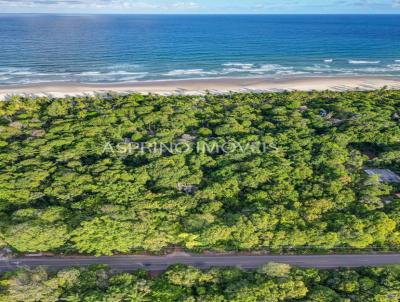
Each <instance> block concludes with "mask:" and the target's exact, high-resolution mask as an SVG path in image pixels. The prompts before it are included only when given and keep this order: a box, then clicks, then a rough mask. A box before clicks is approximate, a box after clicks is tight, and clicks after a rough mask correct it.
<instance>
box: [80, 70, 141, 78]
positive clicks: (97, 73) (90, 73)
mask: <svg viewBox="0 0 400 302" xmlns="http://www.w3.org/2000/svg"><path fill="white" fill-rule="evenodd" d="M146 74H147V72H130V71H125V70H117V71H110V72H100V71H85V72H81V73H78V74H77V75H78V76H89V77H107V76H118V75H122V76H124V75H137V76H140V75H146Z"/></svg>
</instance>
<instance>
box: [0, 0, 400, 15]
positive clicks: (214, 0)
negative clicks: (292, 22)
mask: <svg viewBox="0 0 400 302" xmlns="http://www.w3.org/2000/svg"><path fill="white" fill-rule="evenodd" d="M0 12H1V13H162V14H166V13H170V14H176V13H188V14H194V13H262V14H292V13H297V14H298V13H304V14H306V13H307V14H310V13H311V14H315V13H321V14H326V13H332V14H333V13H347V14H354V13H361V14H369V13H383V14H388V13H389V14H390V13H400V0H0Z"/></svg>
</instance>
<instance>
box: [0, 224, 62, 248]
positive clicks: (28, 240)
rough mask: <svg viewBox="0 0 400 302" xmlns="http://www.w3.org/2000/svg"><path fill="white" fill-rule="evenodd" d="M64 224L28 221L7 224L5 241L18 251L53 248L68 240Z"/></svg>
mask: <svg viewBox="0 0 400 302" xmlns="http://www.w3.org/2000/svg"><path fill="white" fill-rule="evenodd" d="M68 238H69V235H68V228H67V226H66V225H65V224H60V223H58V224H54V225H52V224H47V223H42V222H40V221H30V222H24V223H21V224H16V225H14V226H9V227H8V228H7V230H6V233H5V241H6V242H7V243H8V244H9V245H10V246H11V247H13V248H15V249H16V250H18V251H19V252H46V251H51V250H55V249H57V248H59V247H61V246H63V245H64V244H65V242H66V241H67V240H68Z"/></svg>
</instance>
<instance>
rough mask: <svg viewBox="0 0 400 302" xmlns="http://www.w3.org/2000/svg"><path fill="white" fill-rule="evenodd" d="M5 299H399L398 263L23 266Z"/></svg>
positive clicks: (8, 281) (6, 280)
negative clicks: (250, 267)
mask: <svg viewBox="0 0 400 302" xmlns="http://www.w3.org/2000/svg"><path fill="white" fill-rule="evenodd" d="M0 301H1V302H56V301H69V302H78V301H79V302H122V301H124V302H128V301H129V302H150V301H151V302H180V301H181V302H228V301H230V302H259V301H268V302H278V301H299V302H301V301H304V302H306V301H307V302H350V301H354V302H396V301H400V267H399V266H391V267H390V266H389V267H381V268H362V269H352V270H351V269H341V270H327V271H323V270H320V271H319V270H316V269H300V268H291V267H290V266H288V265H286V264H279V263H268V264H266V265H264V266H262V267H260V268H259V269H258V270H257V271H253V272H245V271H242V270H240V269H239V268H222V269H221V268H211V269H210V270H208V271H201V270H198V269H196V268H193V267H190V266H184V265H175V266H172V267H170V268H169V269H168V270H167V271H166V272H164V273H163V274H161V275H158V276H153V277H151V276H149V275H148V274H147V273H146V272H145V271H136V272H133V273H115V272H112V271H110V270H108V269H107V268H106V267H102V266H95V267H90V268H69V269H64V270H61V271H58V272H47V271H46V270H45V269H44V268H38V269H35V270H24V269H20V270H18V271H16V272H13V273H7V274H5V275H4V276H3V278H1V279H0Z"/></svg>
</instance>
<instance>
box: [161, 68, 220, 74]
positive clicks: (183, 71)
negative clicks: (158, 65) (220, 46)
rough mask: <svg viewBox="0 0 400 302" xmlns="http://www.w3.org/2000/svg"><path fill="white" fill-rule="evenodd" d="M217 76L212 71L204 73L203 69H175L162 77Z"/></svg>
mask: <svg viewBox="0 0 400 302" xmlns="http://www.w3.org/2000/svg"><path fill="white" fill-rule="evenodd" d="M212 74H214V75H215V74H218V73H217V72H214V71H205V70H204V69H175V70H171V71H169V72H167V73H163V74H162V75H164V76H183V75H199V76H201V75H212Z"/></svg>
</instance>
